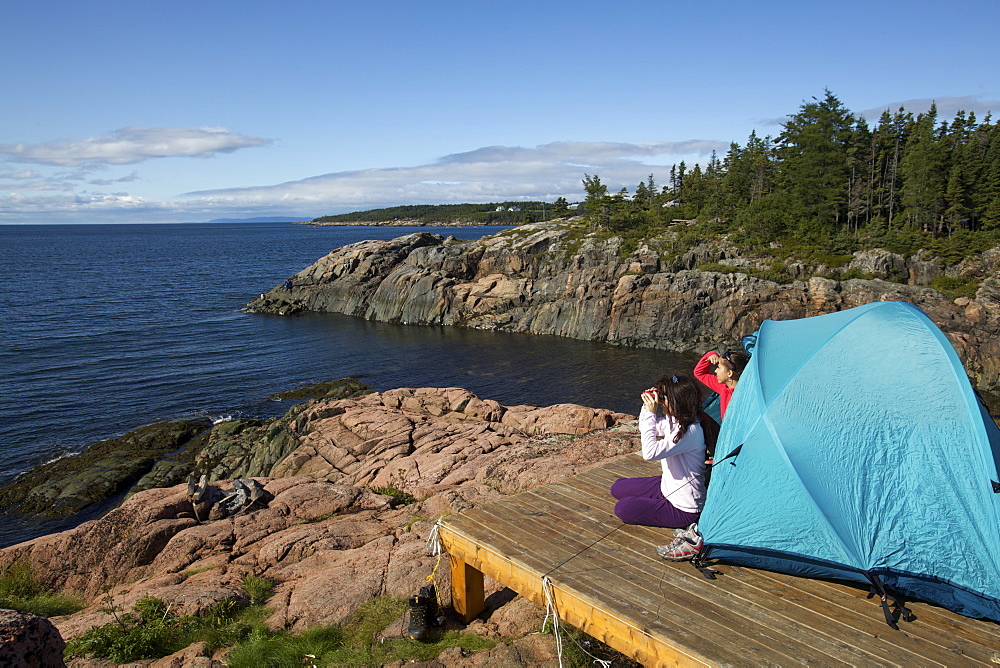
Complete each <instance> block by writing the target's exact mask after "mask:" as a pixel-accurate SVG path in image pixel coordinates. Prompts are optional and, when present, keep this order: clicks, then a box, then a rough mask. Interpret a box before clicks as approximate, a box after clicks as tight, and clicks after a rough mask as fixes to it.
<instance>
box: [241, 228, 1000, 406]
mask: <svg viewBox="0 0 1000 668" xmlns="http://www.w3.org/2000/svg"><path fill="white" fill-rule="evenodd" d="M670 243H671V242H670V240H669V238H665V239H659V240H650V241H648V242H646V243H643V244H640V245H639V247H638V248H636V249H635V250H632V251H631V252H626V249H624V248H623V246H622V241H621V240H620V239H618V238H614V237H613V238H610V239H606V238H605V239H602V238H598V237H597V236H594V235H589V236H587V235H584V236H581V233H580V232H579V230H578V229H574V228H571V227H569V226H567V225H563V224H559V223H536V224H532V225H524V226H521V227H518V228H514V229H511V230H507V231H505V232H502V233H500V234H496V235H493V236H490V237H484V238H482V239H479V240H476V241H468V242H462V241H457V240H455V239H453V238H451V237H448V238H443V237H441V236H438V235H432V234H427V233H416V234H411V235H408V236H404V237H400V238H397V239H393V240H390V241H365V242H359V243H356V244H351V245H348V246H344V247H343V248H339V249H336V250H334V251H333V252H331V253H330V254H328V255H326V256H325V257H323V258H321V259H320V260H318V261H317V262H316V263H314V264H313V265H311V266H309V267H307V268H305V269H303V270H302V271H300V272H299V273H297V274H295V275H294V276H292V277H291V278H290V279H289V281H288V282H287V283H285V284H283V285H282V286H281V287H278V288H275V289H274V290H271V291H270V292H268V293H266V294H264V295H262V296H261V297H260V298H258V299H255V300H254V301H252V302H250V303H249V304H248V305H247V306H246V310H248V311H251V312H257V313H275V314H282V315H291V314H294V313H298V312H301V311H304V310H308V311H330V312H337V313H345V314H348V315H353V316H357V317H361V318H366V319H369V320H378V321H384V322H393V323H404V324H435V325H457V326H464V327H474V328H480V329H494V330H501V331H510V332H527V333H534V334H553V335H558V336H566V337H571V338H578V339H588V340H596V341H606V342H609V343H613V344H620V345H630V346H639V347H653V348H663V349H672V350H693V349H699V348H703V347H706V346H713V345H717V344H719V343H720V342H735V341H738V340H739V339H740V337H742V336H743V335H746V334H750V333H752V332H753V331H755V330H756V329H757V328H758V327H759V325H760V323H761V322H762V321H763V320H765V319H778V320H781V319H790V318H800V317H807V316H811V315H818V314H821V313H829V312H832V311H838V310H843V309H846V308H851V307H853V306H858V305H861V304H865V303H869V302H872V301H880V300H900V301H906V302H910V303H913V304H915V305H917V306H919V307H920V308H921V309H923V310H924V311H925V312H926V313H927V314H928V316H930V318H931V319H932V320H934V322H935V323H937V324H938V325H939V326H940V327H941V328H942V329H943V330H944V331H945V332H946V333H947V335H948V336H949V338H950V339H951V341H952V343H953V344H954V345H955V347H956V349H957V350H958V352H959V355H960V356H961V358H962V360H963V362H964V363H965V366H966V369H967V371H968V373H969V375H970V377H972V379H973V381H974V382H975V383H976V384H977V386H979V387H980V388H981V389H985V390H992V391H996V390H998V389H1000V337H998V336H997V334H998V332H1000V273H998V262H997V255H998V254H1000V251H998V250H996V249H995V250H994V251H989V252H987V253H983V254H981V256H979V257H978V258H977V259H975V260H973V261H968V262H966V263H964V264H963V265H961V266H959V267H952V268H945V267H944V266H943V264H942V263H941V262H938V261H936V260H934V259H932V258H927V257H925V256H924V254H918V255H917V256H914V257H911V258H906V257H902V256H899V255H894V254H892V253H887V252H884V251H867V252H864V253H859V254H858V255H857V256H855V257H854V259H853V260H852V261H851V262H850V263H847V264H844V265H843V266H840V267H837V268H828V267H824V266H815V267H804V266H799V267H798V269H799V270H800V271H799V273H800V274H801V275H802V276H803V277H805V276H810V275H811V276H813V277H811V278H808V279H807V280H796V281H792V282H790V283H776V282H773V281H769V280H763V279H760V278H755V277H754V276H752V275H749V274H747V273H738V272H735V273H734V272H716V271H703V270H699V269H697V267H699V266H705V265H712V264H718V265H728V268H730V269H740V268H741V267H742V266H744V265H746V267H747V269H754V268H755V269H761V268H763V267H756V266H754V261H752V260H747V259H744V258H740V257H739V255H738V253H737V251H736V249H734V248H729V247H727V246H725V245H724V244H719V245H715V246H711V247H699V248H695V249H693V250H689V251H686V252H684V253H682V254H679V255H674V254H672V251H671V247H670ZM784 269H786V270H787V271H789V272H791V274H795V270H794V268H793V267H785V268H784ZM817 273H822V274H826V277H824V276H816V274H817ZM852 275H864V276H873V277H874V278H847V277H849V276H852ZM944 275H949V276H951V275H954V277H968V278H972V279H975V280H976V281H978V282H979V288H978V293H976V295H975V297H974V298H960V299H956V300H952V299H949V298H948V297H946V296H945V295H944V294H943V293H941V292H940V291H938V290H935V289H933V288H931V287H928V285H929V283H930V282H932V281H933V280H934V279H936V278H939V277H941V276H944ZM897 281H903V282H897Z"/></svg>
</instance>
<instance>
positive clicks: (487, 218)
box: [312, 202, 565, 225]
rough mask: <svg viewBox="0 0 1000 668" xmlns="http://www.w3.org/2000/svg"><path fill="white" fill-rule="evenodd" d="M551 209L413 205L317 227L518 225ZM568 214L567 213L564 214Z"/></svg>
mask: <svg viewBox="0 0 1000 668" xmlns="http://www.w3.org/2000/svg"><path fill="white" fill-rule="evenodd" d="M549 207H551V205H546V204H545V203H544V202H492V203H488V204H413V205H409V206H392V207H387V208H383V209H370V210H368V211H354V212H352V213H342V214H338V215H334V216H321V217H319V218H316V219H314V220H313V221H312V222H314V223H379V222H386V221H415V222H417V223H423V224H425V225H433V224H435V223H438V224H440V223H456V222H459V223H468V224H475V225H518V224H520V223H525V222H531V223H533V222H536V221H539V220H544V219H545V218H551V217H552V216H553V215H554V214H553V213H552V209H551V208H549ZM562 213H565V209H564V210H563V211H562Z"/></svg>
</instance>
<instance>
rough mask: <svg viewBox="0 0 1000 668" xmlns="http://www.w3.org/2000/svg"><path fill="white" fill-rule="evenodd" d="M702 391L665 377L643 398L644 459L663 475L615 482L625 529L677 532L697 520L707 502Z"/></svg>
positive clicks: (691, 383)
mask: <svg viewBox="0 0 1000 668" xmlns="http://www.w3.org/2000/svg"><path fill="white" fill-rule="evenodd" d="M703 419H705V420H707V419H709V418H708V417H707V416H705V414H704V413H703V412H702V410H701V391H700V390H699V388H698V385H697V383H695V381H694V379H693V378H691V377H690V376H685V375H676V376H664V377H663V378H661V379H660V380H659V381H658V382H657V383H656V387H653V388H650V389H648V390H646V391H645V392H643V393H642V410H641V411H640V413H639V431H640V434H641V440H642V457H643V459H646V460H649V461H655V460H659V462H660V466H661V467H662V469H663V473H662V475H659V476H653V477H649V478H619V479H618V480H616V481H615V483H614V484H613V485H611V495H612V496H613V497H615V498H616V499H618V503H616V504H615V515H617V516H618V518H619V519H620V520H621V521H622V522H624V523H626V524H642V525H644V526H652V527H668V528H681V527H687V526H689V525H691V524H693V523H694V522H696V521H697V520H698V515H699V514H700V513H701V507H702V504H703V503H704V500H705V431H704V429H703V428H702V424H701V423H702V420H703Z"/></svg>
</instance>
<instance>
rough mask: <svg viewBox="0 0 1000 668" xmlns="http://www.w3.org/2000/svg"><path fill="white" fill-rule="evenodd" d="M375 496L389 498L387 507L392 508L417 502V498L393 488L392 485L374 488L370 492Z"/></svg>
mask: <svg viewBox="0 0 1000 668" xmlns="http://www.w3.org/2000/svg"><path fill="white" fill-rule="evenodd" d="M372 491H373V492H375V493H376V494H381V495H383V496H388V497H389V505H390V506H392V507H393V508H397V507H399V506H408V505H410V504H411V503H416V502H417V497H415V496H413V495H412V494H409V493H407V492H404V491H403V490H401V489H399V488H398V487H395V486H393V485H387V486H386V487H376V488H374V489H373V490H372Z"/></svg>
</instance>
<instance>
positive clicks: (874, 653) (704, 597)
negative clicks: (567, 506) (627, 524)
mask: <svg viewBox="0 0 1000 668" xmlns="http://www.w3.org/2000/svg"><path fill="white" fill-rule="evenodd" d="M556 491H557V490H556V489H551V490H547V492H548V493H547V494H545V495H544V496H543V495H541V494H536V495H533V494H531V493H525V494H520V495H518V496H517V497H516V499H517V500H520V501H522V502H525V503H529V504H530V503H532V500H533V499H534V502H535V503H534V505H535V509H536V510H537V509H539V508H540V507H544V506H543V505H542V506H539V503H541V504H545V503H557V502H558V501H559V500H560V499H558V498H557V495H556V494H553V492H556ZM562 500H566V497H563V499H562ZM555 517H556V514H555V513H553V514H552V515H550V518H551V519H553V520H554V519H555ZM633 543H634V538H631V537H627V536H624V535H623V534H621V533H617V532H616V533H614V534H611V535H609V536H608V537H607V540H606V541H601V542H600V543H596V544H594V545H593V546H592V547H591V549H589V550H588V555H594V556H597V555H603V556H604V557H605V558H606V560H607V562H608V563H614V562H615V561H619V563H620V566H621V567H622V568H623V569H625V568H628V569H632V570H636V571H643V572H644V573H645V574H646V575H647V577H652V578H653V580H652V581H657V580H656V578H659V580H658V581H659V583H660V585H659V586H660V588H661V590H662V589H664V586H665V583H666V584H667V585H668V586H669V587H670V588H671V591H673V592H674V593H675V594H676V595H677V596H679V597H681V598H683V597H689V598H697V599H698V600H699V603H697V604H698V605H701V606H706V607H710V608H717V607H718V606H719V601H725V602H726V603H727V606H731V607H724V608H723V609H722V612H717V614H722V616H724V617H726V616H728V615H727V613H729V612H730V611H731V610H739V612H738V613H737V614H739V615H740V617H741V618H746V617H748V616H754V617H755V618H756V622H757V623H758V624H760V628H764V629H767V630H768V631H771V632H774V633H775V634H776V635H780V636H781V639H779V640H778V646H777V647H774V648H773V649H774V650H775V651H780V650H781V649H782V648H787V647H789V646H795V647H796V648H797V652H798V653H799V654H801V655H803V658H808V654H809V651H808V650H807V648H810V647H812V646H816V645H822V644H823V642H824V641H826V642H828V646H826V647H824V648H823V649H824V650H825V651H827V652H829V651H833V655H834V656H836V654H837V652H838V650H839V652H840V653H843V651H844V648H845V645H844V640H847V641H849V643H850V646H851V647H855V648H858V649H863V650H864V651H866V652H867V653H868V655H867V657H866V659H867V660H869V661H870V660H872V659H878V660H879V661H881V662H886V663H892V662H893V661H895V660H900V659H901V660H905V661H906V662H907V663H910V664H912V663H913V662H916V661H921V660H922V661H926V662H933V663H936V664H938V665H947V664H948V663H949V661H951V660H953V659H954V655H953V654H946V653H944V652H942V651H940V648H938V647H936V646H926V647H923V648H921V650H920V651H918V652H915V651H914V650H913V649H912V648H905V647H897V648H896V649H895V650H894V651H893V650H892V649H891V648H889V649H887V648H886V647H885V643H884V642H880V641H878V640H877V639H873V634H872V632H873V631H881V630H882V628H883V627H882V626H879V625H880V624H884V622H883V621H882V619H881V615H879V616H878V617H877V618H876V617H875V616H872V617H871V618H870V619H868V618H859V619H860V623H858V624H851V625H842V623H841V622H840V621H839V620H836V619H834V618H830V617H829V616H826V615H824V614H823V611H822V610H821V608H822V605H823V604H824V602H823V601H822V600H818V601H815V602H813V606H812V608H811V609H806V610H804V611H799V612H798V614H796V615H795V616H794V617H790V616H787V615H779V614H774V613H773V612H772V611H771V610H770V609H769V606H768V605H767V604H768V602H769V601H770V597H769V596H767V595H766V594H764V595H762V592H760V591H757V590H753V589H744V590H743V591H741V592H739V593H736V592H733V591H728V590H726V589H722V590H721V591H720V588H719V586H717V585H716V584H715V583H713V582H710V581H708V580H706V579H705V578H703V577H702V576H701V575H700V574H699V573H698V572H697V571H695V570H694V569H693V568H691V567H690V566H689V565H687V564H683V565H678V564H670V563H668V562H664V561H662V560H659V559H655V558H654V557H652V549H651V548H650V550H649V551H648V552H636V551H634V550H632V549H631V548H630V545H631V544H633ZM584 556H586V555H584ZM577 561H579V559H578V560H577ZM680 566H683V568H680ZM567 567H568V564H567V565H564V567H562V568H560V569H559V570H557V571H556V573H557V574H559V575H560V577H563V578H566V571H567ZM668 571H669V572H670V573H671V577H672V578H680V580H683V581H671V582H668V581H667V580H666V573H667V572H668ZM658 573H660V575H658ZM633 586H635V587H642V584H640V583H636V584H635V585H633ZM655 594H656V592H653V595H654V599H655ZM661 600H662V599H661ZM817 608H820V609H817ZM873 611H876V612H877V611H878V609H877V608H876V609H874V610H873ZM866 622H867V623H866ZM728 623H729V624H732V623H733V622H732V621H731V620H730V621H729V622H728ZM830 624H833V625H834V627H835V629H836V632H834V631H833V630H832V629H829V626H830ZM838 626H839V628H837V627H838ZM886 630H888V629H886ZM758 632H759V631H758ZM815 660H818V661H822V660H823V659H822V658H817V659H815ZM832 660H833V658H832V656H827V657H826V661H827V662H829V661H832Z"/></svg>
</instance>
